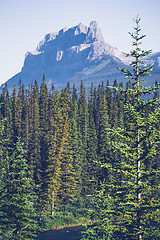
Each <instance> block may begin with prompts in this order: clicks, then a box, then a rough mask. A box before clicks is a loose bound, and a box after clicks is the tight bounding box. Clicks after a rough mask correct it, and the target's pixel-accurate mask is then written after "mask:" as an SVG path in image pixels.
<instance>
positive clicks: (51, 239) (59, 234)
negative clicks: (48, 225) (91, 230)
mask: <svg viewBox="0 0 160 240" xmlns="http://www.w3.org/2000/svg"><path fill="white" fill-rule="evenodd" d="M82 230H83V227H82V226H79V227H70V228H64V229H61V230H51V231H47V232H44V233H41V234H40V236H39V238H38V240H80V238H81V236H82V235H81V231H82Z"/></svg>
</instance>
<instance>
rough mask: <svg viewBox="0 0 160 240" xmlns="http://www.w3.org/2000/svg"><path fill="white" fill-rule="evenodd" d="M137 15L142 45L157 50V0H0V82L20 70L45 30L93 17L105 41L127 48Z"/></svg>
mask: <svg viewBox="0 0 160 240" xmlns="http://www.w3.org/2000/svg"><path fill="white" fill-rule="evenodd" d="M137 15H139V16H140V18H141V22H140V25H141V29H142V31H141V33H142V34H146V37H145V38H144V39H143V44H142V48H143V49H144V50H150V49H152V51H153V52H160V0H78V1H77V0H0V85H1V84H2V83H4V82H6V81H7V80H8V79H9V78H11V77H12V76H14V75H15V74H17V73H18V72H20V71H21V68H22V67H23V63H24V59H25V54H26V52H27V51H34V50H36V47H37V45H38V43H39V42H40V41H41V40H42V39H43V38H44V36H45V35H46V34H47V33H50V32H58V31H59V30H61V29H62V28H64V27H67V28H70V27H73V26H75V25H77V24H79V23H83V24H85V25H87V26H89V24H90V22H91V21H93V20H94V21H97V22H98V24H99V27H100V29H101V32H102V35H103V38H104V40H105V42H106V43H109V44H110V45H111V46H113V47H117V48H118V49H119V50H120V51H123V52H129V51H130V50H132V48H133V47H132V39H131V36H130V35H129V34H128V32H133V31H134V26H135V23H134V21H133V19H135V18H136V16H137Z"/></svg>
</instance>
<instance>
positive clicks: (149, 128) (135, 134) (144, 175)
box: [113, 17, 160, 239]
mask: <svg viewBox="0 0 160 240" xmlns="http://www.w3.org/2000/svg"><path fill="white" fill-rule="evenodd" d="M139 22H140V18H139V17H137V18H136V19H135V23H136V27H135V28H134V29H135V33H133V34H132V33H130V35H131V36H132V38H133V39H134V42H133V46H134V47H135V50H132V51H131V52H130V53H129V54H126V56H131V57H133V58H134V60H133V61H132V63H131V66H132V67H133V71H132V72H131V71H128V70H124V69H121V71H122V72H124V74H125V75H126V77H128V78H130V79H131V81H132V82H133V83H132V88H128V89H127V92H126V94H127V96H128V97H127V98H126V103H125V105H124V111H125V115H127V122H128V126H127V127H126V128H124V129H117V130H115V131H113V133H114V135H116V136H117V138H118V139H119V142H118V140H117V142H115V143H114V144H113V145H114V148H113V149H114V151H115V152H117V154H120V155H121V156H123V159H122V162H121V163H120V164H119V170H118V171H117V172H116V174H118V172H119V173H120V176H121V182H120V184H119V186H118V185H117V184H116V185H115V187H114V191H115V190H116V194H114V198H115V206H116V207H115V212H117V215H118V214H119V218H120V217H121V218H122V219H123V221H120V222H119V231H117V233H118V237H119V239H124V238H125V239H158V238H159V225H158V224H159V223H158V222H159V221H158V215H159V210H158V208H159V204H160V203H159V200H158V192H157V191H158V188H159V183H157V182H156V183H155V181H154V179H155V178H156V175H157V171H158V170H159V169H157V171H156V170H155V168H154V163H153V162H152V158H155V156H156V146H157V142H158V141H159V133H158V130H157V128H156V124H157V122H158V116H159V109H155V105H157V99H150V98H149V97H148V98H147V99H146V101H144V100H143V96H144V95H145V96H146V95H147V94H148V96H149V95H150V94H151V92H153V91H156V89H157V86H155V87H143V86H142V85H141V81H143V79H141V77H144V76H146V75H149V72H150V71H151V70H152V65H150V66H147V67H143V61H142V59H143V57H145V56H147V55H148V54H150V52H151V51H143V50H141V49H140V44H141V42H140V40H141V39H143V38H144V37H145V35H142V36H141V35H140V30H141V29H140V26H139ZM120 91H122V92H123V91H125V90H122V89H120ZM148 109H150V111H148ZM124 160H125V161H124ZM148 164H149V167H148ZM151 179H152V180H151Z"/></svg>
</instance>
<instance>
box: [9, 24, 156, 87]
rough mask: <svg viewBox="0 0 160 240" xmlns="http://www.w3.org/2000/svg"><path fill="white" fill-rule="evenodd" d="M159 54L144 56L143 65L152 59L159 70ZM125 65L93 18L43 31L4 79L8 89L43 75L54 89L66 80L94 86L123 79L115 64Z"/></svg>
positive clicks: (118, 65)
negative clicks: (17, 70)
mask: <svg viewBox="0 0 160 240" xmlns="http://www.w3.org/2000/svg"><path fill="white" fill-rule="evenodd" d="M159 56H160V53H157V54H155V55H154V54H153V55H152V57H151V58H148V59H146V64H148V63H149V62H153V61H154V62H155V63H156V64H157V65H156V66H157V67H158V68H157V69H159V68H160V64H159V63H160V58H159ZM158 59H159V60H158ZM125 64H127V59H126V58H125V56H124V55H123V54H122V53H121V52H120V51H118V49H116V48H113V47H112V46H110V45H109V44H107V43H105V41H104V39H103V36H102V34H101V31H100V28H99V26H98V23H97V22H96V21H92V22H91V23H90V25H89V26H85V25H83V24H81V23H80V24H79V25H77V26H74V27H72V28H69V29H67V28H64V29H62V30H60V31H59V32H56V33H49V34H47V35H46V36H45V37H44V39H43V40H42V41H41V42H40V43H39V44H38V46H37V49H36V51H34V52H27V53H26V55H25V60H24V65H23V67H22V70H21V72H20V73H18V74H16V75H15V76H13V77H12V78H11V79H9V80H8V81H7V82H8V88H9V89H12V88H13V85H14V83H15V84H16V85H18V83H19V81H20V79H21V82H22V83H23V84H24V86H25V87H28V85H29V83H34V81H35V80H37V82H38V83H39V84H40V83H41V81H42V77H43V74H45V77H46V83H47V84H48V85H49V86H50V85H52V84H54V86H55V87H56V88H57V89H61V88H63V87H64V86H65V85H66V83H67V82H68V81H69V82H70V83H71V84H73V83H75V84H76V86H77V87H79V85H80V82H81V80H83V81H84V83H85V86H86V87H90V85H91V83H92V82H93V83H94V85H95V86H97V85H98V84H99V83H101V82H102V81H104V82H106V81H107V80H109V82H110V84H112V83H113V81H114V80H115V79H117V81H119V82H120V81H123V82H126V79H125V77H124V75H123V74H122V73H121V72H120V71H119V70H117V67H120V68H129V66H126V65H125ZM156 77H157V75H156ZM153 81H154V80H153Z"/></svg>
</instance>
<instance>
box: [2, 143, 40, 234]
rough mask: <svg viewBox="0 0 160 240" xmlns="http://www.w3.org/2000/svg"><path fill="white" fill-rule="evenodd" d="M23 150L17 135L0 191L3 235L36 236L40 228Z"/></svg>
mask: <svg viewBox="0 0 160 240" xmlns="http://www.w3.org/2000/svg"><path fill="white" fill-rule="evenodd" d="M23 154H24V150H23V148H22V144H21V143H20V140H19V139H18V141H17V143H16V146H15V150H14V151H13V153H12V155H11V156H10V157H9V167H8V170H7V172H6V183H5V185H4V187H3V189H2V191H1V194H3V201H1V211H0V213H1V218H0V225H1V229H2V231H3V233H2V234H3V235H2V236H3V237H4V239H33V237H34V236H36V232H37V231H38V225H37V223H38V214H37V213H35V211H34V203H35V200H36V198H35V196H34V195H33V194H32V186H31V179H30V176H29V172H28V165H27V162H26V160H25V159H24V158H23Z"/></svg>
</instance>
